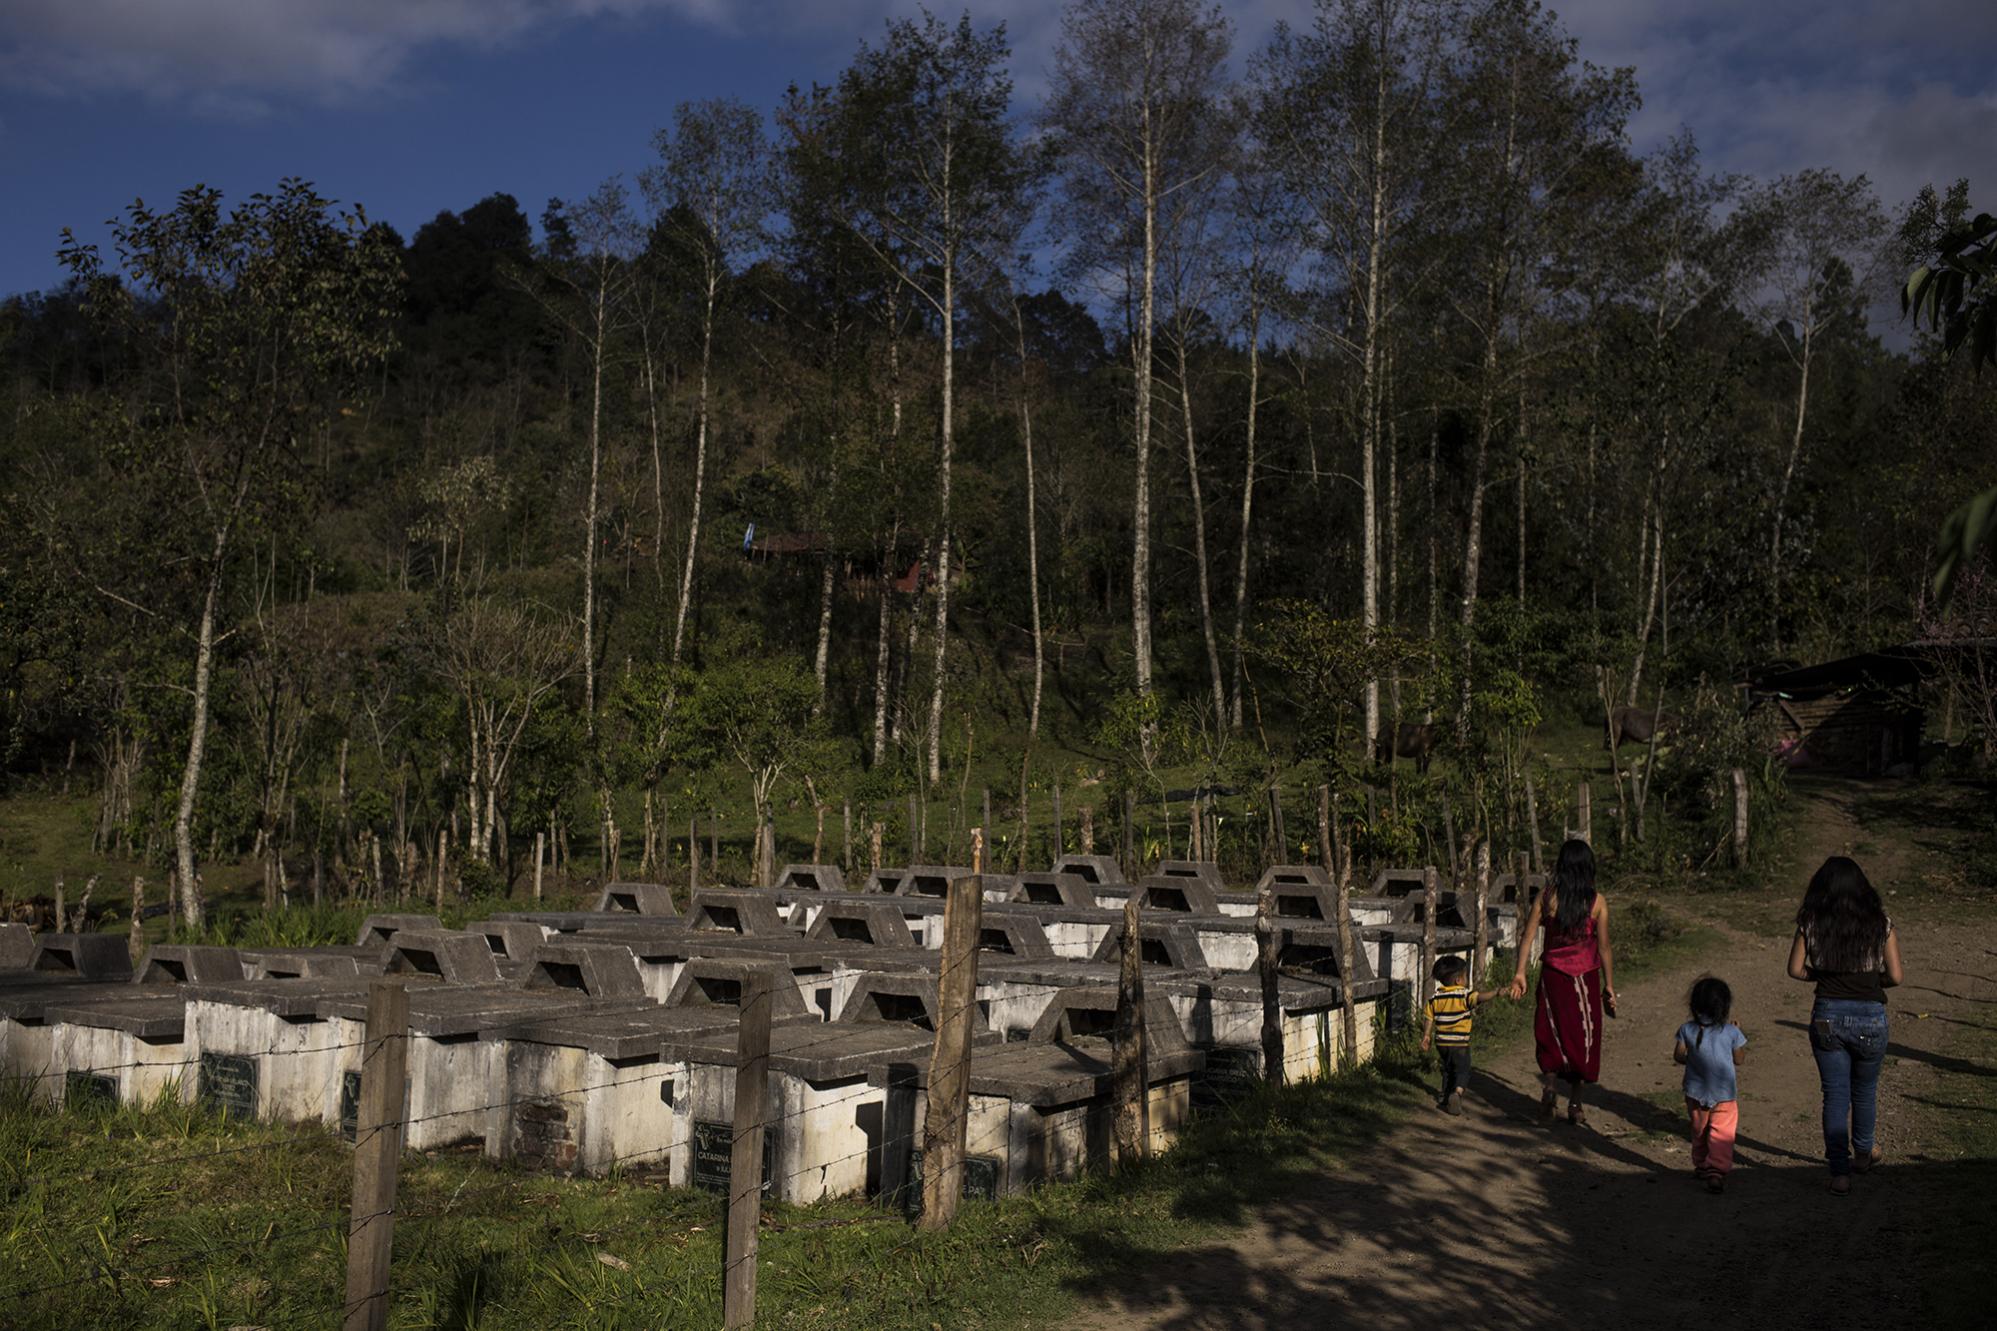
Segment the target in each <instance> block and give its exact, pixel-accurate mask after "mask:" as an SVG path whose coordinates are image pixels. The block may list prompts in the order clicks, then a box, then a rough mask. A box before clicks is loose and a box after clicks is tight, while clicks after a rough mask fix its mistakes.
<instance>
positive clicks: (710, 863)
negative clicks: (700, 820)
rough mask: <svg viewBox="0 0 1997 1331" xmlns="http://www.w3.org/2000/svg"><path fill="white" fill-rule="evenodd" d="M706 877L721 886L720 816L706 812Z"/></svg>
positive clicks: (712, 811)
mask: <svg viewBox="0 0 1997 1331" xmlns="http://www.w3.org/2000/svg"><path fill="white" fill-rule="evenodd" d="M707 875H708V877H710V878H712V879H713V880H714V885H715V886H716V887H719V886H721V815H720V814H718V813H716V812H715V811H714V810H712V809H709V810H708V811H707Z"/></svg>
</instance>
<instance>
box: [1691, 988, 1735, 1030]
mask: <svg viewBox="0 0 1997 1331" xmlns="http://www.w3.org/2000/svg"><path fill="white" fill-rule="evenodd" d="M1685 1006H1686V1007H1688V1008H1690V1009H1691V1011H1692V1020H1693V1021H1694V1022H1696V1023H1697V1024H1698V1027H1699V1043H1700V1044H1704V1043H1705V1042H1706V1028H1707V1027H1708V1026H1724V1025H1726V1024H1727V1018H1728V1017H1729V1016H1731V1015H1732V1013H1733V1010H1734V991H1733V990H1731V989H1729V988H1728V987H1727V982H1726V981H1725V980H1722V979H1721V978H1720V977H1719V976H1717V975H1708V976H1706V977H1705V978H1703V979H1701V980H1700V981H1699V982H1698V983H1697V984H1695V985H1693V986H1692V992H1691V993H1690V994H1689V995H1687V997H1686V999H1685Z"/></svg>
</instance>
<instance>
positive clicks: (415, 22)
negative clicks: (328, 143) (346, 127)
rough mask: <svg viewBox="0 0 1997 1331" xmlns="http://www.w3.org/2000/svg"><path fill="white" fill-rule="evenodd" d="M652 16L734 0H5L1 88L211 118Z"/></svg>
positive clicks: (717, 18)
mask: <svg viewBox="0 0 1997 1331" xmlns="http://www.w3.org/2000/svg"><path fill="white" fill-rule="evenodd" d="M645 11H659V12H666V13H675V14H679V15H681V16H683V17H687V18H692V19H696V20H699V21H703V22H707V23H712V24H717V25H718V24H722V23H724V22H725V21H726V18H727V15H728V12H729V9H728V5H727V0H8V3H7V4H6V6H5V7H4V12H0V85H7V86H13V87H16V88H22V89H27V90H30V91H35V92H41V93H54V94H78V95H88V94H93V93H101V92H139V93H143V94H145V95H147V96H150V97H154V98H157V99H160V100H162V101H167V102H171V103H185V104H189V105H194V106H197V107H208V108H211V109H214V108H219V109H224V110H227V109H230V108H232V107H249V106H256V105H261V104H263V103H265V102H266V101H286V100H293V99H301V98H302V99H306V100H311V101H319V102H338V101H342V100H344V99H347V98H350V97H352V96H354V95H356V94H363V93H367V92H371V91H373V90H375V89H378V88H380V87H382V86H384V85H386V84H387V83H389V81H390V80H392V79H394V78H396V77H397V76H398V75H400V74H401V73H403V72H404V70H405V69H406V68H407V66H408V64H409V62H410V60H411V59H412V58H413V57H414V56H415V55H416V54H417V53H418V52H420V51H422V50H424V49H425V48H429V47H435V46H446V45H457V46H472V47H492V46H497V45H499V44H502V43H505V42H509V41H514V40H518V39H519V38H521V37H522V36H524V35H525V34H527V33H528V32H530V31H532V30H534V29H536V28H539V27H543V26H548V25H552V24H555V23H560V22H566V21H573V20H576V19H587V18H595V17H604V16H616V15H633V14H638V13H642V12H645Z"/></svg>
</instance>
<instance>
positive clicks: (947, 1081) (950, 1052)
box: [922, 836, 985, 1229]
mask: <svg viewBox="0 0 1997 1331" xmlns="http://www.w3.org/2000/svg"><path fill="white" fill-rule="evenodd" d="M982 840H983V837H982V836H978V837H976V838H974V839H973V841H972V846H971V853H972V856H973V858H974V859H983V857H984V847H983V846H982V845H981V844H979V842H981V841H982ZM984 904H985V880H984V878H983V876H981V875H979V874H972V875H971V876H970V877H968V878H959V879H957V880H956V881H955V882H953V883H951V884H950V894H949V896H948V897H947V898H945V900H944V905H943V955H942V957H941V958H940V960H939V962H938V966H939V969H938V971H937V977H936V998H937V1007H938V1009H939V1011H938V1012H937V1015H936V1049H935V1052H934V1053H933V1054H931V1055H930V1059H929V1104H928V1108H927V1111H926V1112H927V1118H926V1121H925V1122H924V1123H923V1125H922V1228H924V1229H944V1228H947V1227H948V1226H949V1224H950V1222H951V1221H952V1220H954V1219H955V1218H956V1216H957V1203H958V1201H959V1199H961V1198H962V1196H963V1194H964V1134H965V1131H966V1130H967V1128H968V1127H969V1119H970V1112H971V1024H972V1021H973V1019H974V1018H975V1017H976V1016H977V1011H978V1004H977V996H978V936H979V930H980V928H981V927H982V924H983V918H984Z"/></svg>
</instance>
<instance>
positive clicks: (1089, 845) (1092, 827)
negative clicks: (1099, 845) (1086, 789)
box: [1081, 804, 1096, 855]
mask: <svg viewBox="0 0 1997 1331" xmlns="http://www.w3.org/2000/svg"><path fill="white" fill-rule="evenodd" d="M1081 837H1082V854H1084V855H1093V854H1095V853H1096V811H1095V808H1094V807H1093V806H1091V805H1087V804H1084V805H1083V806H1082V831H1081Z"/></svg>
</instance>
